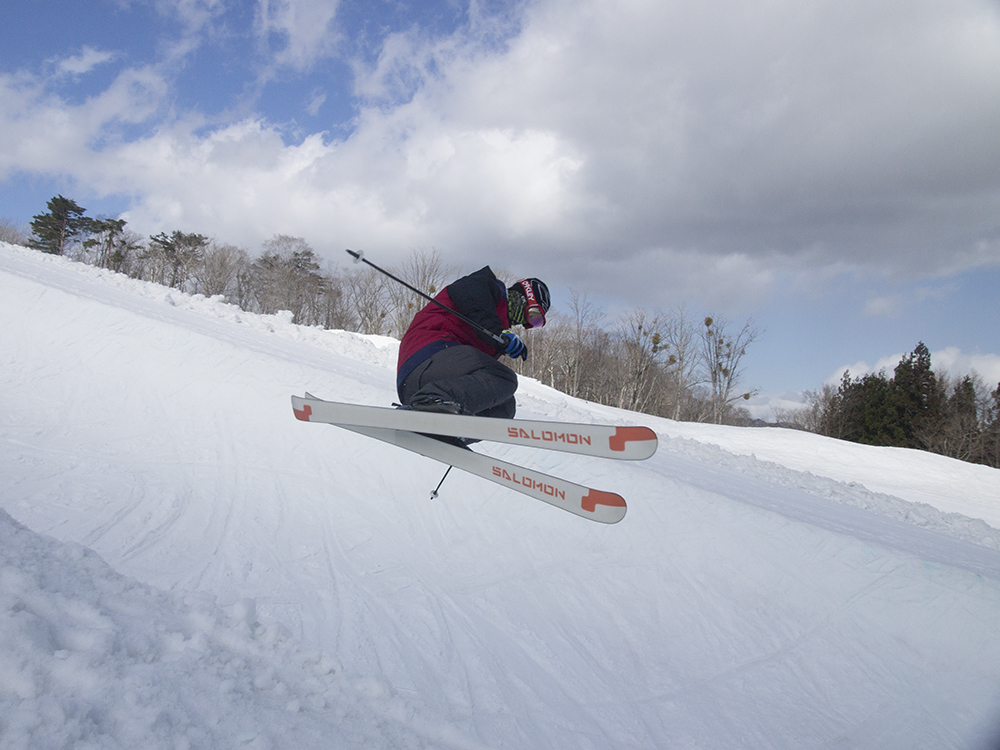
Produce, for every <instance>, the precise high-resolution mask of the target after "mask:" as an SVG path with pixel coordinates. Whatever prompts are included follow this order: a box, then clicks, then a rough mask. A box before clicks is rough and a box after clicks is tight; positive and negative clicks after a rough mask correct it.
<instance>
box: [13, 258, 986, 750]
mask: <svg viewBox="0 0 1000 750" xmlns="http://www.w3.org/2000/svg"><path fill="white" fill-rule="evenodd" d="M0 312H2V315H3V320H4V321H5V325H4V326H3V330H2V332H0V335H2V339H0V415H2V417H0V446H2V452H0V476H2V477H3V494H2V495H0V507H2V508H3V511H6V512H3V511H0V746H2V747H4V748H5V749H6V748H7V747H10V748H20V747H25V748H28V747H31V748H36V747H69V746H79V747H84V746H92V747H136V746H144V747H287V748H292V747H294V748H312V747H316V748H326V747H333V746H347V747H366V748H367V747H372V748H380V747H384V748H396V747H455V748H482V747H497V746H501V745H502V746H505V747H523V748H587V747H593V748H609V747H614V748H653V747H677V748H717V747H748V748H749V747H754V748H758V747H765V748H766V747H775V748H786V747H787V748H810V747H824V748H826V747H852V748H855V747H857V748H867V747H871V748H874V747H878V748H897V747H898V748H920V747H926V748H942V747H945V748H947V747H955V748H976V749H977V750H978V748H986V747H992V746H993V745H992V744H991V743H992V740H993V738H994V736H995V730H996V728H997V726H998V725H997V719H998V717H1000V710H998V709H1000V689H998V686H1000V681H998V679H997V678H998V677H1000V643H998V642H997V639H996V638H995V627H996V626H995V624H996V622H997V616H998V614H1000V551H998V548H1000V532H998V531H997V530H996V527H997V526H998V525H1000V522H998V515H997V513H998V512H1000V511H998V508H1000V502H998V501H1000V482H998V481H996V479H997V478H998V477H1000V472H997V471H996V470H992V469H988V468H985V467H971V466H969V465H965V464H960V463H959V462H951V461H949V460H947V459H944V460H942V459H941V458H940V457H936V456H933V457H932V456H929V455H928V454H923V453H917V452H913V451H884V450H883V451H879V450H878V449H871V448H867V447H865V446H855V445H852V444H845V443H840V442H838V441H831V440H827V439H825V438H820V437H818V436H813V435H804V434H800V433H791V432H788V431H772V430H747V429H744V430H740V429H737V428H718V427H714V426H709V425H683V424H678V423H673V422H669V421H668V420H662V419H657V418H653V417H647V416H644V415H634V414H629V413H625V412H621V411H619V410H615V409H610V408H606V407H600V406H596V405H594V404H588V403H585V402H581V401H579V400H575V399H571V398H569V397H567V396H565V395H563V394H560V393H557V392H555V391H553V390H551V389H548V388H545V387H543V386H541V385H540V384H538V383H534V382H530V381H526V382H524V383H523V384H522V387H521V390H520V391H519V393H518V402H519V416H521V417H524V418H531V417H533V416H535V417H539V418H554V419H563V420H567V421H601V422H608V423H625V422H638V423H641V424H647V425H649V426H651V427H653V429H655V430H657V432H658V433H659V434H660V435H661V446H660V449H659V451H658V453H657V454H656V455H655V456H654V457H653V458H652V459H650V460H648V461H644V462H611V461H602V460H599V459H587V458H584V457H577V456H569V455H566V454H557V453H548V452H538V451H532V450H531V449H526V448H518V447H513V446H500V445H491V446H477V449H481V450H485V451H489V452H491V453H493V454H494V455H497V456H499V457H502V458H505V459H507V460H511V461H514V462H518V463H524V464H527V465H530V466H532V467H533V468H537V469H539V470H541V471H546V472H550V473H554V474H558V475H561V476H567V477H569V478H575V479H578V480H579V481H583V482H585V483H587V484H591V485H593V486H595V487H598V488H600V489H609V490H614V491H617V492H620V493H621V494H622V495H623V496H624V497H625V498H626V499H627V500H628V502H629V512H628V514H627V515H626V517H625V519H624V520H623V521H622V522H621V523H620V524H618V525H616V526H613V527H601V526H599V525H597V524H592V523H589V522H587V521H583V520H580V519H577V518H574V517H573V516H571V515H569V514H565V513H562V512H560V511H558V510H556V509H554V508H551V507H549V506H546V505H544V504H542V503H539V502H537V501H533V500H530V499H528V498H524V497H522V496H520V495H516V494H514V493H511V492H509V491H506V490H504V489H502V488H498V487H495V486H494V485H492V484H489V483H486V482H483V481H482V480H478V479H476V478H473V477H469V476H466V475H462V474H461V473H455V472H453V473H452V475H451V476H449V478H448V480H447V482H446V483H445V486H444V488H443V489H442V492H441V496H440V497H439V498H438V499H436V500H430V499H428V493H429V491H430V489H431V488H432V487H433V486H434V485H435V484H436V483H437V480H438V479H439V478H440V476H441V474H442V473H443V468H444V467H442V466H439V465H438V464H436V463H434V462H432V461H429V460H426V459H422V458H419V457H416V456H412V455H409V454H407V453H405V452H403V451H401V450H399V449H395V448H392V447H389V446H384V445H382V444H379V443H376V441H372V440H365V439H361V438H358V437H357V436H356V435H353V434H351V433H348V432H346V431H343V430H339V429H337V428H334V427H328V426H324V425H305V424H302V423H300V422H297V421H296V420H294V419H293V418H292V415H291V408H290V404H289V399H288V397H289V395H290V394H292V393H302V392H304V391H307V390H308V391H311V392H313V393H315V394H316V395H318V396H320V397H326V398H336V399H338V400H345V401H353V402H356V403H370V404H386V403H388V402H390V401H391V400H392V398H393V396H394V394H393V392H392V386H393V367H394V365H395V353H396V343H395V342H394V341H392V340H391V339H385V338H379V337H367V336H360V335H357V334H351V333H346V332H331V331H322V330H320V329H314V328H303V327H301V326H295V325H292V324H291V322H290V320H289V316H288V315H287V314H279V315H275V316H258V315H251V314H247V313H245V312H243V311H240V310H238V309H237V308H235V307H232V306H230V305H226V304H224V303H223V302H221V301H220V300H218V299H205V298H203V297H197V296H193V297H192V296H189V295H185V294H182V293H180V292H177V291H175V290H168V289H165V288H163V287H160V286H157V285H153V284H146V283H143V282H137V281H134V280H130V279H127V278H125V277H122V276H120V275H116V274H112V273H110V272H105V271H100V270H98V269H93V268H90V267H86V266H82V265H78V264H74V263H71V262H69V261H67V260H65V259H62V258H52V257H48V256H42V255H40V254H37V253H35V252H33V251H28V250H24V249H22V248H15V247H11V246H0ZM8 514H9V515H8ZM14 519H16V521H15V520H14ZM22 524H23V525H22ZM40 533H41V534H45V535H48V536H41V535H40ZM92 550H93V551H92ZM102 558H103V559H102ZM104 560H107V561H108V562H107V563H105V562H104ZM109 563H110V565H109Z"/></svg>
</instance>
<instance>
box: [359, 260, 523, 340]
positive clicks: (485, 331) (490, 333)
mask: <svg viewBox="0 0 1000 750" xmlns="http://www.w3.org/2000/svg"><path fill="white" fill-rule="evenodd" d="M347 254H348V255H350V256H351V257H352V258H354V262H355V263H367V264H368V265H369V266H371V267H372V268H374V269H375V270H376V271H378V272H379V273H382V274H385V275H386V276H388V277H389V278H390V279H392V280H393V281H395V282H397V283H399V284H402V285H403V286H405V287H406V288H407V289H409V290H410V291H411V292H414V293H415V294H419V295H420V296H421V297H423V298H424V299H425V300H428V301H430V302H433V303H434V304H435V305H437V306H438V307H440V308H441V309H442V310H445V311H446V312H449V313H451V314H452V315H454V316H455V317H456V318H458V319H459V320H461V321H463V322H464V323H467V324H469V325H470V326H472V327H473V328H474V329H475V330H477V331H479V332H480V333H483V334H485V335H487V336H489V337H490V338H491V339H493V340H494V341H495V342H496V343H497V344H499V345H500V346H503V347H506V346H507V341H506V339H504V338H503V337H502V336H497V335H496V334H495V333H493V331H491V330H489V329H488V328H486V327H484V326H482V325H480V324H479V323H477V322H476V321H474V320H470V319H469V318H467V317H465V316H464V315H462V313H460V312H459V311H458V310H452V309H451V308H450V307H448V306H447V305H446V304H444V303H443V302H439V301H438V300H436V299H434V298H433V297H431V296H430V295H429V294H424V293H423V292H421V291H420V290H419V289H417V288H416V287H415V286H410V285H409V284H407V283H406V282H405V281H403V280H402V279H400V278H397V277H396V276H393V275H392V274H391V273H389V272H388V271H386V270H385V269H384V268H379V267H378V266H376V265H375V264H374V263H372V262H371V261H370V260H368V259H367V258H366V257H365V253H364V251H361V252H357V253H356V252H354V251H353V250H348V251H347Z"/></svg>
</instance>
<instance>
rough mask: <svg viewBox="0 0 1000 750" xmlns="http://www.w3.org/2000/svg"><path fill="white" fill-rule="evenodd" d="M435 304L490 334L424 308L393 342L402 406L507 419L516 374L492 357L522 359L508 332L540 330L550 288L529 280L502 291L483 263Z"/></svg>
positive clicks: (524, 352) (520, 346)
mask: <svg viewBox="0 0 1000 750" xmlns="http://www.w3.org/2000/svg"><path fill="white" fill-rule="evenodd" d="M435 299H436V300H437V301H438V302H439V303H441V305H443V306H444V307H447V308H449V309H451V310H455V311H456V312H458V313H461V314H462V315H464V316H465V317H466V318H468V319H469V320H472V321H474V322H476V323H478V324H480V325H482V326H483V328H485V329H486V330H487V331H489V332H490V333H492V334H493V337H488V336H487V335H486V334H485V333H481V332H477V331H476V330H475V329H474V328H473V327H472V326H470V325H469V324H468V323H466V322H464V321H463V320H461V319H459V318H458V317H456V316H455V315H452V314H451V313H449V312H448V311H447V310H444V309H442V307H441V306H440V305H438V304H434V303H429V304H428V305H427V306H426V307H424V308H423V309H422V310H420V312H418V313H417V314H416V316H415V317H414V318H413V322H412V323H411V324H410V327H409V328H408V329H407V330H406V333H405V334H404V336H403V340H402V341H401V342H400V345H399V363H398V369H397V375H396V390H397V392H398V394H399V400H400V402H401V403H402V404H403V406H404V408H410V409H416V410H421V411H436V412H445V413H451V414H473V415H477V416H484V417H500V418H505V419H510V418H512V417H513V416H514V411H515V409H516V404H515V402H514V391H516V390H517V375H516V374H515V373H514V371H513V370H511V369H510V368H509V367H507V366H506V365H505V364H503V363H501V362H499V361H498V359H499V357H500V355H501V354H506V355H507V356H508V357H510V358H511V359H516V358H518V357H520V358H521V359H525V360H526V359H527V358H528V349H527V347H526V346H525V344H524V342H523V341H522V340H521V337H520V336H518V335H517V334H516V333H514V332H513V331H511V330H510V328H511V326H514V325H520V326H523V327H524V328H538V327H540V326H543V325H545V314H546V313H547V312H548V310H549V304H550V301H549V289H548V287H547V286H545V284H544V283H543V282H541V281H539V280H538V279H534V278H532V279H522V280H521V281H518V282H516V283H515V284H514V285H513V286H511V287H510V288H509V289H508V288H506V287H505V286H504V284H503V282H502V281H500V280H499V279H497V277H496V275H495V274H494V273H493V271H492V270H491V269H490V267H489V266H485V267H483V268H481V269H479V270H478V271H476V272H475V273H471V274H469V275H468V276H463V277H462V278H460V279H458V280H457V281H454V282H452V283H451V284H449V285H448V286H446V287H445V288H444V289H443V290H442V291H441V292H440V293H439V294H438V295H437V297H435ZM498 339H499V340H503V341H504V342H505V346H504V347H501V346H500V345H498V343H497V341H498Z"/></svg>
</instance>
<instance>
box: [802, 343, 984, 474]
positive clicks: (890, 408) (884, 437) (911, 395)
mask: <svg viewBox="0 0 1000 750" xmlns="http://www.w3.org/2000/svg"><path fill="white" fill-rule="evenodd" d="M807 402H808V406H807V408H806V409H804V410H802V411H801V412H799V413H797V414H792V415H785V416H786V418H787V419H789V420H790V422H791V423H792V424H793V425H794V426H797V427H801V428H803V429H807V430H810V431H812V432H817V433H819V434H821V435H827V436H829V437H835V438H840V439H842V440H850V441H853V442H856V443H864V444H866V445H880V446H895V447H900V448H917V449H920V450H926V451H931V452H933V453H939V454H941V455H943V456H949V457H951V458H958V459H961V460H963V461H971V462H974V463H981V464H986V465H987V466H992V467H994V468H1000V383H998V384H997V387H996V388H995V389H994V390H992V391H991V390H990V388H989V387H988V386H987V385H986V384H985V383H984V381H983V379H982V377H980V376H979V375H978V374H977V373H975V372H973V373H971V374H967V375H965V376H963V377H961V378H954V377H951V376H949V375H948V374H947V373H940V374H939V373H935V372H934V370H933V369H932V366H931V354H930V351H929V350H928V349H927V346H926V345H925V344H924V343H923V342H920V343H918V344H917V346H916V348H914V350H913V351H912V352H911V353H910V354H907V355H906V356H905V357H903V359H902V360H901V361H900V362H899V364H898V365H896V367H895V369H894V371H893V373H892V375H891V376H890V375H888V374H887V373H886V371H885V370H882V371H880V372H877V373H869V374H866V375H861V376H858V377H852V376H851V373H850V372H845V373H844V375H843V377H842V378H841V381H840V384H839V385H838V386H836V387H834V386H832V385H827V386H825V387H824V388H823V389H822V390H819V391H812V392H809V393H808V394H807Z"/></svg>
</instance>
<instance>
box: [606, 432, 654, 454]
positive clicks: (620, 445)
mask: <svg viewBox="0 0 1000 750" xmlns="http://www.w3.org/2000/svg"><path fill="white" fill-rule="evenodd" d="M643 440H656V433H655V432H653V431H652V430H651V429H649V428H648V427H619V428H618V429H617V430H615V434H614V435H612V436H611V437H610V438H608V444H609V446H610V448H611V450H613V451H623V450H625V443H628V442H631V441H637V442H638V441H643Z"/></svg>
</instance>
